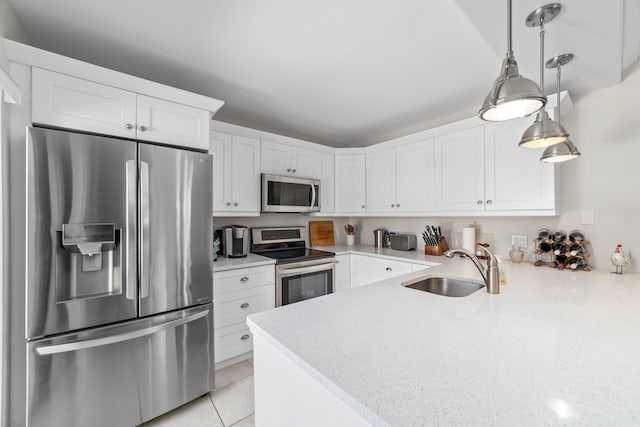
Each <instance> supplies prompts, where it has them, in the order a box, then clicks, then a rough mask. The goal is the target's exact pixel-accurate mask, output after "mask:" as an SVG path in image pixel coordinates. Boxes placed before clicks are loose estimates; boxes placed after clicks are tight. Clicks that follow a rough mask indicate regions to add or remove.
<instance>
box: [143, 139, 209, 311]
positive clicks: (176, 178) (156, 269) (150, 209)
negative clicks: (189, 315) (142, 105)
mask: <svg viewBox="0 0 640 427" xmlns="http://www.w3.org/2000/svg"><path fill="white" fill-rule="evenodd" d="M139 158H140V166H139V168H140V201H139V204H140V208H139V212H140V221H139V235H140V240H139V241H140V243H139V257H140V289H139V292H140V304H139V312H140V316H149V315H152V314H156V313H163V312H166V311H170V310H175V309H179V308H185V307H189V306H193V305H196V304H202V303H206V302H209V301H211V300H212V299H213V218H212V216H213V201H212V177H213V175H212V157H211V156H210V155H209V154H203V153H196V152H193V151H187V150H180V149H176V148H169V147H161V146H155V145H149V144H140V145H139Z"/></svg>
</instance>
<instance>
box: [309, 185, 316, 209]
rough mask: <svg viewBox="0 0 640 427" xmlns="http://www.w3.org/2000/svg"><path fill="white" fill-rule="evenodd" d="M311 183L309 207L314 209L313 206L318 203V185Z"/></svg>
mask: <svg viewBox="0 0 640 427" xmlns="http://www.w3.org/2000/svg"><path fill="white" fill-rule="evenodd" d="M310 185H311V206H309V208H311V209H313V207H314V206H315V205H316V186H315V185H313V183H311V184H310Z"/></svg>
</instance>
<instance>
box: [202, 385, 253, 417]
mask: <svg viewBox="0 0 640 427" xmlns="http://www.w3.org/2000/svg"><path fill="white" fill-rule="evenodd" d="M209 396H210V397H211V401H212V402H213V404H214V405H215V407H216V409H217V410H218V414H220V418H222V421H223V422H224V425H225V426H230V425H233V423H236V422H238V421H240V420H242V419H243V418H246V417H248V416H249V415H251V414H253V412H254V403H253V375H252V376H250V377H247V378H244V379H242V380H240V381H238V382H235V383H232V384H229V385H226V386H224V387H222V388H219V389H216V390H215V391H213V392H211V393H209Z"/></svg>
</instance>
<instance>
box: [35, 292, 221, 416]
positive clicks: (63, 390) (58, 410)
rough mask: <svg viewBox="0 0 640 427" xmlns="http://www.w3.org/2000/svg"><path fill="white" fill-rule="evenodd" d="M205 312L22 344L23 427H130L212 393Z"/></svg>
mask: <svg viewBox="0 0 640 427" xmlns="http://www.w3.org/2000/svg"><path fill="white" fill-rule="evenodd" d="M212 325H213V313H212V306H211V304H206V305H201V306H198V307H195V308H191V309H187V310H181V311H176V312H172V313H168V314H164V315H159V316H153V317H149V318H146V319H139V320H133V321H130V322H125V323H121V324H119V325H114V326H106V327H101V328H96V329H92V330H86V331H81V332H77V333H71V334H66V335H61V336H57V337H54V338H49V339H43V340H39V341H32V342H29V343H28V344H27V354H28V361H27V425H28V426H30V427H40V426H42V427H45V426H46V427H57V426H60V427H85V426H93V427H102V426H104V427H112V426H134V425H139V424H141V423H143V422H145V421H148V420H150V419H152V418H155V417H157V416H158V415H161V414H163V413H165V412H167V411H170V410H172V409H174V408H176V407H178V406H180V405H182V404H184V403H186V402H188V401H190V400H192V399H195V398H196V397H198V396H201V395H203V394H205V393H207V392H208V391H209V390H211V389H213V375H214V372H213V368H212V366H213V338H212V337H213V329H212Z"/></svg>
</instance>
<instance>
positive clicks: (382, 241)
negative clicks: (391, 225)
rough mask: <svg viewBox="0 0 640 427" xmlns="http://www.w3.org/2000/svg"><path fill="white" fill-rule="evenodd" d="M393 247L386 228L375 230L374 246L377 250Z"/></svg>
mask: <svg viewBox="0 0 640 427" xmlns="http://www.w3.org/2000/svg"><path fill="white" fill-rule="evenodd" d="M390 245H391V236H390V235H389V232H388V231H387V229H385V228H377V229H375V230H373V246H374V247H376V248H388V247H389V246H390Z"/></svg>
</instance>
